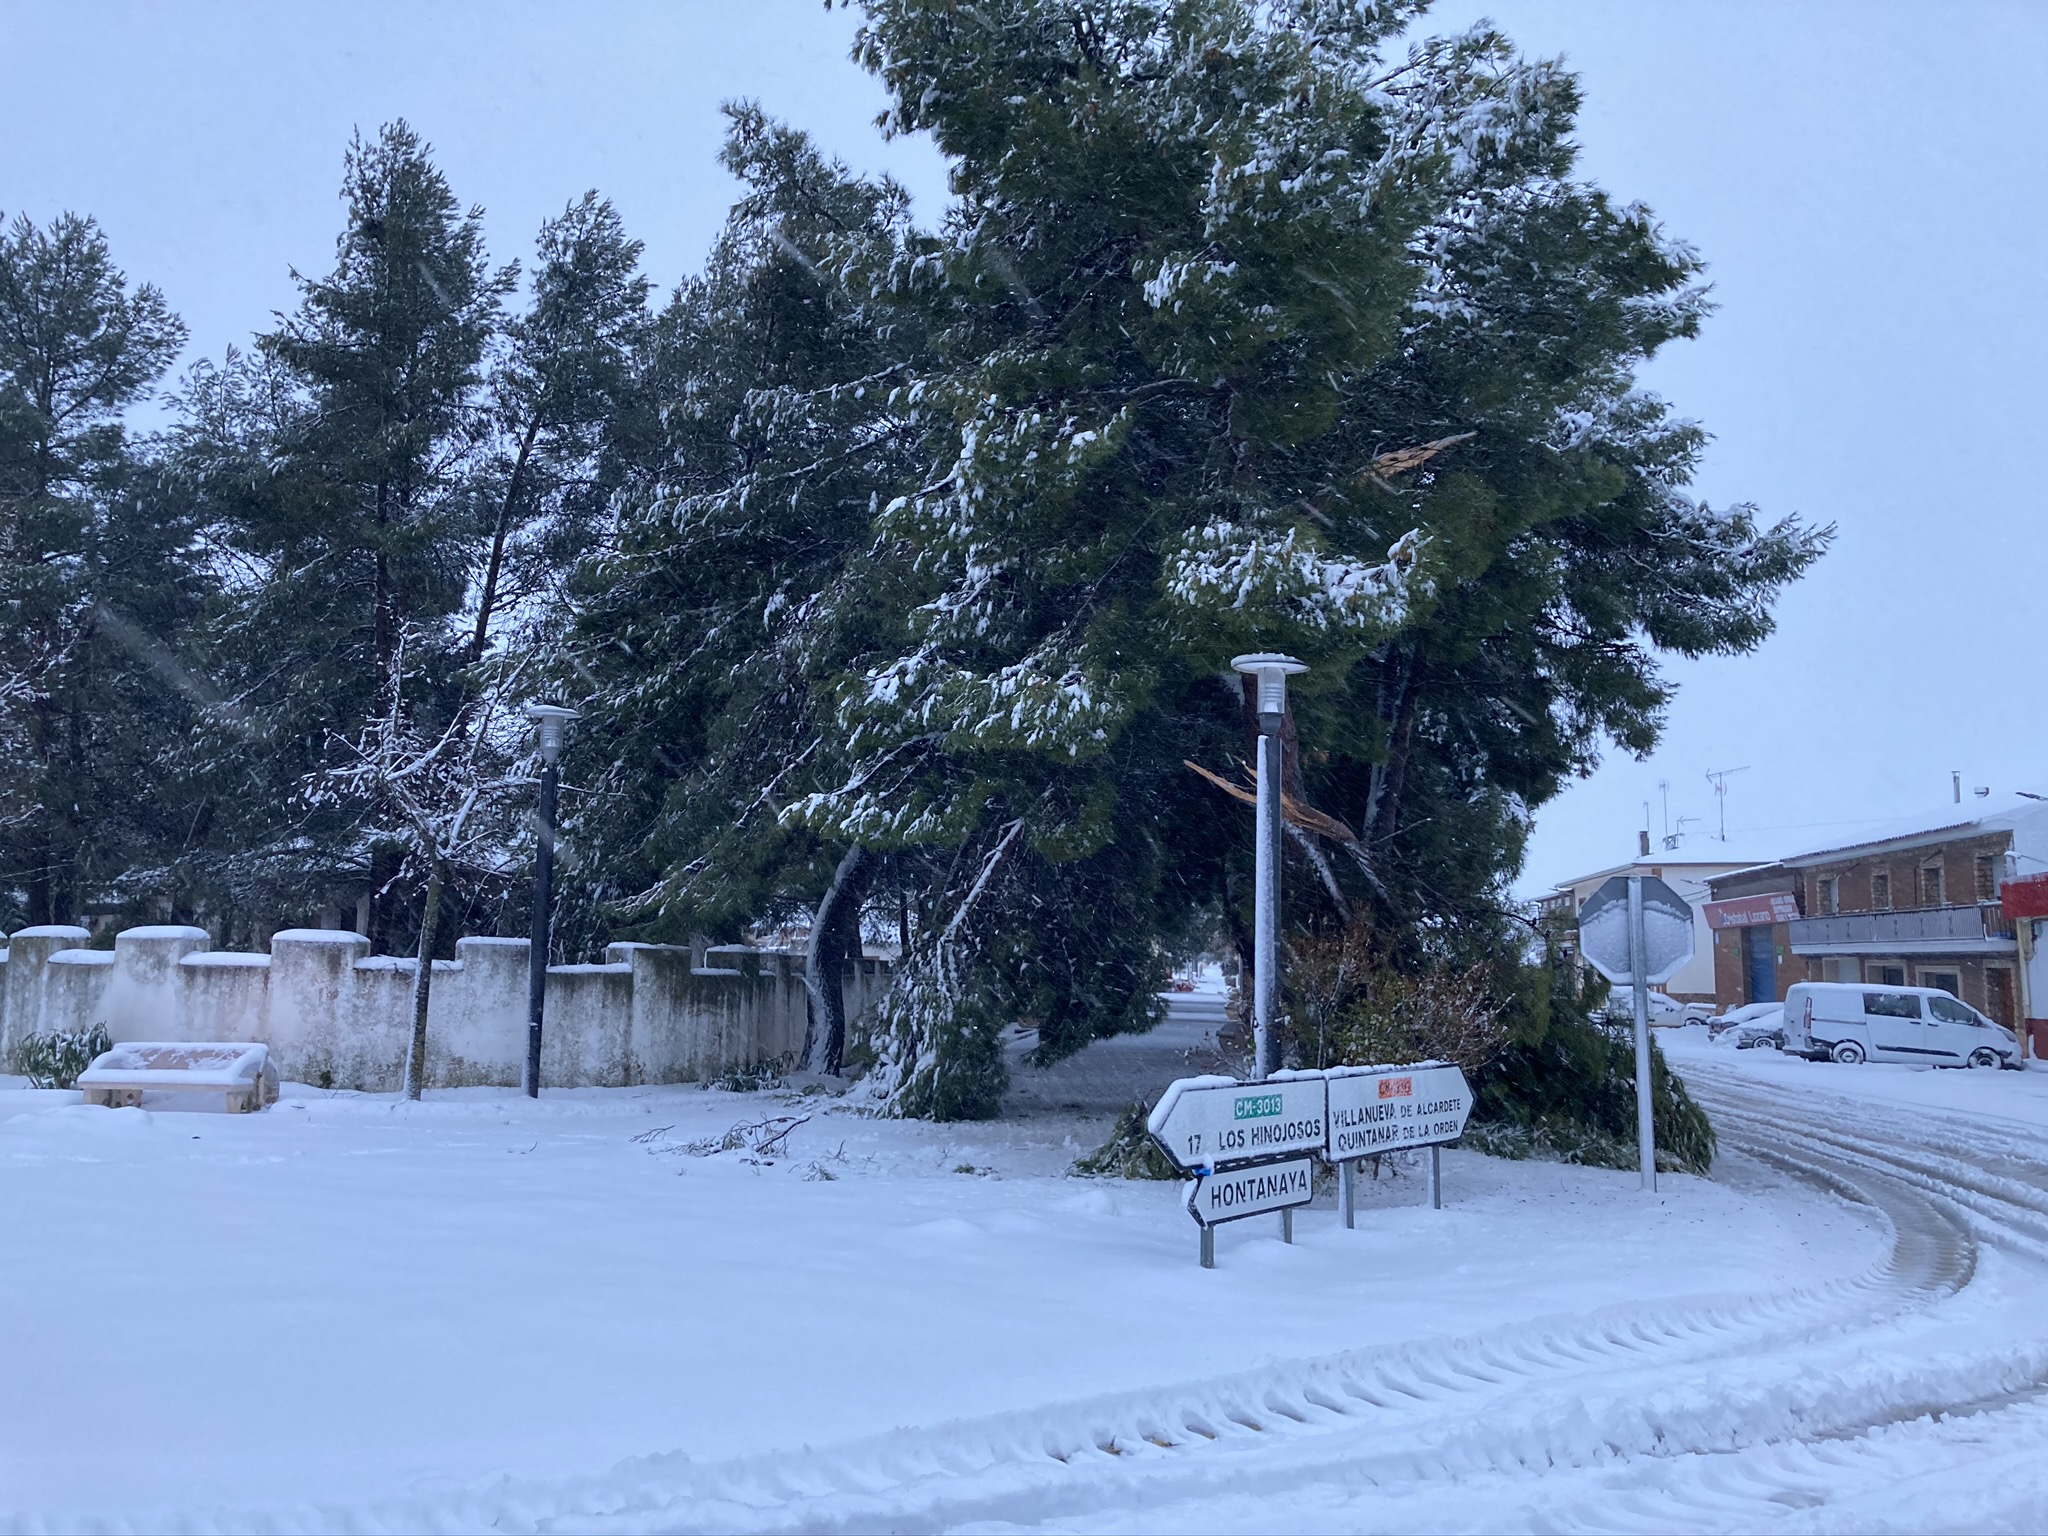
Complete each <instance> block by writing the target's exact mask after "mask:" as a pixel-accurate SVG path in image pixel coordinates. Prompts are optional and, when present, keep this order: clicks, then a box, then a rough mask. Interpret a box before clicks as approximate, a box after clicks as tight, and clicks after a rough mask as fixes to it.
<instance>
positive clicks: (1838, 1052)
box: [1834, 1040, 1863, 1067]
mask: <svg viewBox="0 0 2048 1536" xmlns="http://www.w3.org/2000/svg"><path fill="white" fill-rule="evenodd" d="M1834 1057H1835V1060H1837V1061H1839V1062H1840V1063H1841V1064H1842V1065H1843V1066H1845V1067H1853V1066H1856V1065H1858V1064H1859V1063H1860V1062H1861V1061H1862V1060H1863V1047H1862V1046H1860V1045H1858V1044H1857V1043H1856V1042H1855V1041H1854V1040H1841V1041H1837V1042H1836V1044H1835V1050H1834Z"/></svg>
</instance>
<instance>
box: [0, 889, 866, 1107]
mask: <svg viewBox="0 0 2048 1536" xmlns="http://www.w3.org/2000/svg"><path fill="white" fill-rule="evenodd" d="M89 938H90V935H89V934H88V933H87V932H86V930H84V929H83V928H70V927H45V928H25V929H23V930H22V931H21V932H20V933H18V934H16V935H14V936H13V938H12V939H11V940H10V941H9V944H8V947H7V948H6V949H5V950H0V956H4V958H0V1053H4V1052H11V1051H12V1049H13V1047H14V1044H15V1042H16V1041H18V1040H20V1039H21V1038H22V1037H23V1036H25V1035H29V1034H35V1033H44V1032H49V1031H54V1030H84V1029H89V1028H90V1027H91V1026H92V1025H94V1024H96V1023H97V1024H104V1025H106V1027H107V1032H108V1033H109V1034H110V1035H111V1036H112V1037H113V1038H114V1039H115V1040H116V1041H117V1042H118V1041H123V1040H218V1041H249V1042H251V1043H257V1044H263V1045H267V1046H268V1047H269V1048H270V1053H271V1057H272V1059H273V1060H274V1061H275V1062H276V1064H277V1069H278V1071H279V1073H280V1074H281V1075H283V1076H284V1077H287V1078H290V1079H292V1080H294V1081H297V1082H306V1083H313V1084H316V1085H319V1086H323V1087H333V1088H357V1089H364V1090H369V1091H384V1092H388V1091H391V1090H394V1089H396V1088H398V1087H399V1085H400V1082H401V1080H402V1077H403V1064H404V1059H405V1051H406V1045H407V1042H408V1040H409V1039H410V1036H411V1031H412V988H413V977H414V973H415V971H416V969H417V963H416V962H415V961H413V960H412V959H409V958H400V957H396V956H389V955H371V954H370V953H369V948H370V943H369V940H367V939H365V938H363V937H362V936H361V935H360V934H354V933H345V932H334V931H328V930H325V929H314V928H289V929H284V930H282V931H280V932H279V933H277V934H276V935H274V936H273V937H272V939H271V942H270V953H269V954H267V955H263V954H239V953H220V952H215V951H213V950H210V949H208V948H207V935H206V931H205V930H204V929H201V928H187V927H173V926H166V927H148V928H130V929H128V930H127V931H125V932H123V933H121V934H119V935H117V936H116V937H115V940H114V949H113V952H112V953H108V952H107V951H105V950H94V949H85V948H81V947H80V946H82V945H83V944H85V943H86V942H87V940H88V939H89ZM455 949H456V953H457V955H458V956H459V957H460V958H458V959H456V960H454V961H447V960H437V961H435V962H434V986H433V991H432V994H431V997H430V999H429V1003H428V1012H427V1080H428V1083H429V1084H430V1085H431V1086H434V1087H460V1086H469V1085H478V1084H497V1085H503V1086H512V1085H516V1084H517V1083H518V1082H519V1081H520V1076H521V1072H522V1069H523V1067H524V1064H525V1061H526V1006H527V949H528V947H527V941H526V940H524V939H494V938H466V939H459V940H457V941H456V945H455ZM704 960H705V962H706V963H705V964H704V965H702V966H698V965H694V964H693V963H692V957H691V953H690V951H689V950H688V949H687V948H677V947H671V946H667V945H659V944H614V945H612V946H610V947H609V948H608V949H607V950H606V951H605V963H604V964H602V965H557V966H550V967H549V968H548V988H547V1005H546V1015H545V1028H544V1030H543V1032H542V1036H541V1080H542V1081H543V1082H544V1083H546V1084H547V1085H549V1086H551V1087H562V1088H569V1087H585V1086H598V1087H624V1086H627V1085H629V1084H633V1083H672V1082H695V1081H702V1080H704V1079H707V1078H713V1077H718V1076H722V1075H724V1074H725V1073H728V1072H732V1071H735V1070H739V1069H743V1068H747V1067H752V1066H755V1065H758V1064H760V1063H762V1062H766V1061H771V1060H774V1059H775V1058H777V1057H788V1056H792V1055H794V1054H795V1053H796V1052H797V1051H799V1050H801V1049H802V1047H803V1040H804V1025H805V1018H806V1006H805V991H804V959H803V956H801V955H798V954H788V953H784V952H781V951H774V950H755V949H749V948H746V947H744V946H739V945H733V946H726V947H721V948H713V949H710V950H708V951H706V952H705V955H704ZM890 974H891V966H890V963H889V962H888V961H886V960H877V959H874V958H868V959H864V960H862V961H860V962H859V963H858V964H850V965H848V967H847V968H846V970H845V972H844V973H843V975H842V978H841V986H842V988H843V990H844V992H845V995H846V1008H847V1015H848V1017H849V1018H857V1017H859V1016H860V1015H861V1014H862V1013H864V1012H866V1011H867V1010H868V1009H869V1008H871V1007H872V1006H873V1005H874V1004H875V1003H876V1002H877V1001H878V1000H879V999H880V997H881V995H882V993H883V992H884V991H886V990H887V988H888V985H889V980H890Z"/></svg>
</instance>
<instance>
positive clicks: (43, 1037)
mask: <svg viewBox="0 0 2048 1536" xmlns="http://www.w3.org/2000/svg"><path fill="white" fill-rule="evenodd" d="M113 1048H114V1042H113V1041H112V1040H111V1039H109V1038H108V1037H107V1026H106V1025H104V1024H95V1025H93V1027H92V1028H91V1029H76V1030H71V1029H62V1030H52V1031H50V1032H49V1033H47V1034H40V1035H24V1036H22V1037H21V1039H20V1040H18V1041H16V1042H15V1046H14V1070H15V1071H16V1072H19V1073H20V1074H21V1075H22V1076H23V1077H25V1078H27V1079H28V1080H29V1081H30V1082H31V1083H33V1084H34V1085H35V1086H36V1087H38V1088H76V1087H77V1086H78V1074H79V1073H81V1072H83V1071H84V1070H85V1069H86V1068H87V1067H89V1066H91V1065H92V1064H93V1061H94V1059H95V1058H96V1057H98V1056H101V1055H103V1054H104V1053H105V1052H107V1051H111V1050H112V1049H113Z"/></svg>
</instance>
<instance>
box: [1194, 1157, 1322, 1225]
mask: <svg viewBox="0 0 2048 1536" xmlns="http://www.w3.org/2000/svg"><path fill="white" fill-rule="evenodd" d="M1314 1189H1315V1162H1314V1160H1313V1159H1311V1158H1306V1157H1290V1158H1287V1159H1285V1160H1283V1161H1281V1162H1277V1163H1257V1164H1254V1165H1253V1166H1252V1167H1250V1168H1226V1169H1224V1170H1223V1171H1222V1172H1221V1173H1211V1172H1208V1171H1207V1170H1204V1171H1203V1172H1201V1173H1198V1174H1196V1175H1195V1178H1194V1182H1193V1183H1191V1184H1189V1185H1188V1214H1189V1215H1190V1216H1192V1217H1194V1218H1195V1220H1196V1221H1197V1222H1198V1223H1199V1224H1200V1225H1202V1226H1205V1227H1213V1226H1218V1225H1220V1224H1221V1223H1223V1222H1226V1221H1236V1220H1237V1219H1238V1218H1239V1217H1241V1216H1263V1215H1265V1214H1266V1212H1268V1211H1284V1210H1288V1209H1290V1208H1291V1207H1294V1206H1297V1205H1307V1204H1308V1202H1309V1199H1310V1197H1311V1195H1312V1193H1313V1191H1314ZM1290 1241H1291V1239H1290Z"/></svg>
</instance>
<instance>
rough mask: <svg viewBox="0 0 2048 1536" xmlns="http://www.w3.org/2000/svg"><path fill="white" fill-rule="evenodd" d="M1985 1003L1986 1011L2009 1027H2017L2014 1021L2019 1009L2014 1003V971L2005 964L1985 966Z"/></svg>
mask: <svg viewBox="0 0 2048 1536" xmlns="http://www.w3.org/2000/svg"><path fill="white" fill-rule="evenodd" d="M1984 1003H1985V1008H1984V1011H1985V1012H1986V1013H1988V1014H1990V1015H1991V1017H1992V1018H1994V1019H1996V1020H1997V1021H1998V1022H1999V1023H2001V1024H2003V1025H2004V1026H2005V1027H2006V1028H2007V1029H2013V1028H2016V1027H2017V1026H2015V1024H2014V1023H2013V1016H2014V1014H2015V1013H2017V1012H2018V1010H2017V1009H2015V1008H2014V1007H2013V1005H2012V972H2011V971H2008V970H2007V969H2006V968H2005V967H2004V966H2002V965H1992V966H1986V967H1985V969H1984Z"/></svg>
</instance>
